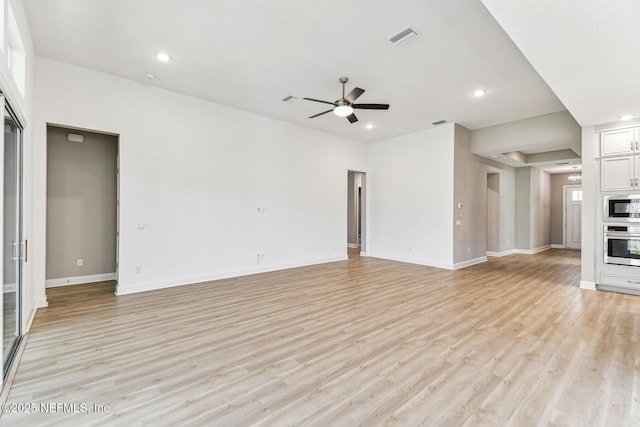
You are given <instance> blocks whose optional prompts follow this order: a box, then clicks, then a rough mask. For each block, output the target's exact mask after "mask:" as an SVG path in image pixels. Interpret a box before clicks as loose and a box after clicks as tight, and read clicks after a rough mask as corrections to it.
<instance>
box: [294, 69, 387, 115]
mask: <svg viewBox="0 0 640 427" xmlns="http://www.w3.org/2000/svg"><path fill="white" fill-rule="evenodd" d="M348 81H349V78H348V77H340V83H341V84H342V98H340V99H338V100H336V101H335V102H329V101H323V100H321V99H313V98H302V99H306V100H307V101H314V102H321V103H323V104H329V105H333V108H331V109H330V110H327V111H323V112H322V113H318V114H315V115H313V116H310V117H309V118H310V119H313V118H315V117H318V116H321V115H323V114H327V113H330V112H332V111H333V114H335V115H336V116H339V117H346V118H347V120H349V122H350V123H355V122H357V121H358V118H357V117H356V115H355V114H353V110H354V109H360V110H388V109H389V104H354V102H355V100H356V99H358V98H359V97H360V95H362V94H363V93H364V89H360V88H359V87H356V88H354V89H353V90H352V91H351V92H349V94H347V95H346V96H345V94H344V90H345V84H346V83H347V82H348Z"/></svg>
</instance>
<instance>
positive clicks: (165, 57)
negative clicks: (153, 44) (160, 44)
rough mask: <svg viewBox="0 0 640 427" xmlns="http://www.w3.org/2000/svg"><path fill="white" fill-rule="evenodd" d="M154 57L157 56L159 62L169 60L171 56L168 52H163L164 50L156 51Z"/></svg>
mask: <svg viewBox="0 0 640 427" xmlns="http://www.w3.org/2000/svg"><path fill="white" fill-rule="evenodd" d="M156 58H158V61H160V62H169V61H171V57H170V56H169V54H167V53H164V52H158V53H156Z"/></svg>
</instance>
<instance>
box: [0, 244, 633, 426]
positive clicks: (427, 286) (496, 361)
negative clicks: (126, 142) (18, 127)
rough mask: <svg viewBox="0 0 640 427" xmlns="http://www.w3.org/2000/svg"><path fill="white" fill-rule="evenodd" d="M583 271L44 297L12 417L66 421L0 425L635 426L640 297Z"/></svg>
mask: <svg viewBox="0 0 640 427" xmlns="http://www.w3.org/2000/svg"><path fill="white" fill-rule="evenodd" d="M579 262H580V260H579V252H574V251H564V250H550V251H546V252H543V253H540V254H537V255H510V256H507V257H503V258H490V261H489V262H488V263H485V264H481V265H476V266H473V267H469V268H466V269H463V270H458V271H447V270H440V269H435V268H429V267H424V266H417V265H410V264H403V263H398V262H392V261H385V260H379V259H373V258H366V257H360V258H355V259H351V260H348V261H343V262H336V263H331V264H325V265H319V266H311V267H304V268H298V269H292V270H286V271H280V272H273V273H265V274H259V275H254V276H247V277H242V278H235V279H228V280H220V281H216V282H210V283H203V284H200V285H192V286H184V287H178V288H171V289H165V290H160V291H153V292H146V293H142V294H135V295H127V296H121V297H115V296H114V295H113V284H112V283H106V284H96V285H82V286H72V287H64V288H55V289H50V290H48V296H49V307H48V308H46V309H41V310H39V311H38V313H37V316H36V319H35V321H34V324H33V327H32V331H31V333H30V336H29V337H28V342H27V345H26V349H25V352H24V355H23V357H22V360H21V364H20V366H19V369H18V372H17V375H16V377H15V381H14V384H13V387H12V389H11V391H10V394H9V398H8V403H9V404H18V403H35V404H36V405H40V404H41V403H42V404H46V405H48V406H44V409H46V408H49V409H51V408H52V406H51V405H52V404H54V405H55V404H71V403H75V404H76V405H77V406H76V408H75V409H76V410H77V412H76V413H69V412H66V411H65V409H73V408H70V407H67V408H64V407H63V406H60V405H58V406H57V407H56V406H54V407H53V408H54V409H56V410H57V411H58V412H55V413H51V411H49V413H46V412H43V408H42V407H38V408H37V411H36V413H5V414H3V415H2V417H1V418H0V423H2V424H3V425H12V426H13V425H15V426H30V427H33V426H41V425H42V426H44V425H64V426H75V425H78V426H90V425H95V426H98V425H100V426H103V425H113V426H120V425H122V426H130V425H145V424H149V425H154V426H158V425H190V426H196V425H206V426H212V425H220V426H230V425H237V426H246V425H260V426H272V425H275V426H282V425H287V426H288V425H312V426H333V425H361V426H373V425H397V426H416V425H429V426H431V425H434V426H435V425H442V426H483V425H487V426H502V425H519V426H529V425H531V426H538V425H602V426H625V425H628V426H632V425H640V339H639V335H640V297H636V296H630V295H623V294H616V293H608V292H595V291H585V290H580V289H579V288H578V281H579ZM94 404H96V405H100V407H102V408H103V410H102V412H95V411H94ZM82 405H87V406H86V408H85V407H84V406H82ZM107 407H108V412H106V408H107ZM85 409H86V411H85ZM85 412H86V413H85Z"/></svg>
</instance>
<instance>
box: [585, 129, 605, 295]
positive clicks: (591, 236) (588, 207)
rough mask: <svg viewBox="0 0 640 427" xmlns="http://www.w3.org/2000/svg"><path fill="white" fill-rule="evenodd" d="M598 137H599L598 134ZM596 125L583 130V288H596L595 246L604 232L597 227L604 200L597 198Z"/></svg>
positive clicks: (597, 261) (596, 262)
mask: <svg viewBox="0 0 640 427" xmlns="http://www.w3.org/2000/svg"><path fill="white" fill-rule="evenodd" d="M598 135H599V134H598ZM598 135H596V133H595V127H594V126H585V127H583V128H582V242H581V245H582V247H581V254H580V260H581V269H580V287H581V288H587V289H595V284H596V265H598V264H599V263H600V262H601V261H602V260H596V253H597V251H596V244H597V242H602V230H601V229H600V228H599V227H597V225H596V224H598V216H599V215H600V214H597V213H598V212H601V206H602V205H601V204H600V203H601V201H600V200H598V199H597V198H596V197H597V195H598V194H599V193H598V186H599V185H600V161H599V160H598V159H596V157H598V154H596V153H599V144H598V142H599V141H598V138H597V136H598Z"/></svg>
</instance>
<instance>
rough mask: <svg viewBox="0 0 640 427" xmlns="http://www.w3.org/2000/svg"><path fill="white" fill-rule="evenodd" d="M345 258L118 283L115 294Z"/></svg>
mask: <svg viewBox="0 0 640 427" xmlns="http://www.w3.org/2000/svg"><path fill="white" fill-rule="evenodd" d="M347 259H348V258H347V256H346V255H342V256H337V257H331V258H323V259H318V260H313V261H306V262H299V263H288V264H277V265H266V266H261V267H256V268H251V269H247V270H236V271H226V272H221V273H214V274H209V275H204V276H192V277H182V278H177V279H172V280H163V281H157V282H146V283H135V284H131V285H128V286H125V285H122V284H121V283H119V284H118V285H117V286H116V292H115V294H116V295H118V296H120V295H128V294H135V293H138V292H147V291H154V290H158V289H165V288H172V287H175V286H183V285H194V284H196V283H204V282H211V281H214V280H221V279H230V278H233V277H242V276H249V275H252V274H259V273H268V272H270V271H278V270H288V269H290V268H298V267H307V266H310V265H317V264H327V263H330V262H337V261H345V260H347Z"/></svg>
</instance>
